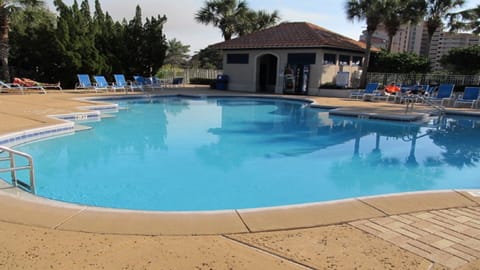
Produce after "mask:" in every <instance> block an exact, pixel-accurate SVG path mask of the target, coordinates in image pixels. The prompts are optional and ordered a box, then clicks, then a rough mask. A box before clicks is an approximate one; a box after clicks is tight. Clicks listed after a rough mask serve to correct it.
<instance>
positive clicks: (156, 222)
mask: <svg viewBox="0 0 480 270" xmlns="http://www.w3.org/2000/svg"><path fill="white" fill-rule="evenodd" d="M163 93H168V94H175V93H183V94H185V93H188V94H201V95H204V94H209V93H214V94H216V95H218V94H228V93H226V92H224V91H223V92H218V91H210V90H206V89H187V90H182V89H175V90H167V91H163ZM89 95H92V94H89ZM80 96H84V95H80V94H52V93H51V92H50V93H49V94H47V95H37V94H32V95H25V96H16V95H15V96H14V95H0V123H2V124H1V125H0V135H3V134H5V133H9V132H13V131H18V130H21V129H26V128H34V127H40V126H45V125H51V124H52V123H57V122H58V121H57V120H54V119H51V118H48V117H46V115H49V114H59V113H68V112H71V111H81V109H78V107H79V106H85V105H87V104H89V102H86V101H80V100H72V98H78V97H80ZM309 98H312V99H314V100H315V101H316V102H317V103H318V104H321V105H327V106H335V107H337V106H339V107H342V108H344V110H345V111H350V112H361V113H365V112H367V113H371V114H390V115H402V114H404V113H405V112H404V106H400V105H392V104H386V103H372V102H362V101H349V100H345V99H341V98H318V97H315V98H314V97H309ZM428 110H429V108H426V107H422V106H418V107H417V108H416V111H415V112H414V113H418V114H422V113H426V112H428ZM0 201H1V204H0V247H2V248H0V269H47V268H49V269H425V270H427V269H428V270H432V269H434V270H439V269H462V270H465V269H480V197H479V196H476V194H475V193H469V192H459V191H449V192H440V193H415V194H403V195H395V196H380V197H372V198H363V199H355V200H350V201H342V202H334V203H325V204H318V205H308V206H301V207H287V208H276V209H264V210H260V211H258V210H253V211H252V210H244V211H240V210H239V211H234V212H232V213H231V215H230V214H228V215H226V216H227V217H228V219H231V220H234V226H233V227H230V228H231V229H229V230H226V229H225V228H226V227H225V225H226V226H227V227H228V226H229V225H228V224H230V223H228V222H225V219H224V216H222V217H221V218H220V219H219V216H218V215H213V219H210V218H211V217H212V216H211V215H210V216H209V214H208V213H207V214H205V213H201V214H191V213H190V214H189V213H187V214H180V215H171V214H167V215H162V214H152V213H138V212H128V211H126V212H122V211H109V210H99V209H90V208H88V207H82V206H80V208H79V207H78V206H70V205H64V204H61V203H53V204H52V203H45V201H43V200H39V199H38V198H32V197H29V195H27V196H25V194H23V193H20V192H18V191H16V190H12V189H11V188H9V187H8V186H5V185H3V187H2V186H1V185H0ZM182 226H183V227H182ZM82 232H83V233H82ZM84 232H88V233H84ZM182 232H183V233H182Z"/></svg>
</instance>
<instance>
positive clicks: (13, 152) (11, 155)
mask: <svg viewBox="0 0 480 270" xmlns="http://www.w3.org/2000/svg"><path fill="white" fill-rule="evenodd" d="M1 152H6V153H8V157H4V158H0V161H10V166H9V168H5V169H2V168H0V173H2V172H10V173H11V176H12V184H13V186H15V187H17V186H19V185H20V186H21V187H22V188H24V189H27V190H29V191H30V192H31V193H33V194H35V193H36V190H35V172H34V166H33V158H32V156H30V155H29V154H27V153H23V152H20V151H17V150H13V149H11V148H9V147H6V146H1V145H0V153H1ZM15 156H21V157H24V158H26V159H27V161H28V165H26V166H19V167H17V166H16V164H15ZM21 170H29V176H30V186H28V185H27V184H25V183H24V182H22V181H20V180H19V179H18V178H17V171H21Z"/></svg>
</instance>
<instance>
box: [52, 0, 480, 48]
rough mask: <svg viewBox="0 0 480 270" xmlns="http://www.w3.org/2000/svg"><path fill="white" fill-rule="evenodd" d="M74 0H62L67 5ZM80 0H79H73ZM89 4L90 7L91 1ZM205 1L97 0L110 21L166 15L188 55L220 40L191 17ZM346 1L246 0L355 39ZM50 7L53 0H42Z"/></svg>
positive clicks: (168, 31) (357, 27) (169, 34)
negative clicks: (138, 9) (138, 13)
mask: <svg viewBox="0 0 480 270" xmlns="http://www.w3.org/2000/svg"><path fill="white" fill-rule="evenodd" d="M73 1H74V0H63V2H64V3H65V4H67V5H71V4H72V3H73ZM77 1H78V2H81V0H77ZM89 1H90V7H91V8H93V7H94V0H89ZM476 1H477V0H467V1H466V5H465V6H464V7H466V8H470V7H474V6H475V3H476ZM204 2H205V0H100V3H101V5H102V9H103V11H104V12H108V13H109V14H110V15H111V16H112V17H113V19H114V20H118V21H121V20H122V19H123V18H126V19H127V21H129V20H130V19H132V18H133V16H134V14H135V7H136V6H137V5H140V7H141V9H142V15H143V17H144V18H145V17H151V16H157V15H161V16H163V15H166V17H167V23H166V24H165V26H164V32H165V35H166V38H167V40H170V39H173V38H175V39H177V40H179V41H181V42H182V44H184V45H190V54H194V53H195V52H197V51H199V50H200V49H203V48H205V47H207V46H208V45H211V44H215V43H218V42H221V41H223V37H222V34H221V32H220V30H219V29H217V28H215V27H213V26H211V25H209V26H207V25H204V24H199V23H197V22H196V21H195V20H194V17H195V13H196V12H197V11H198V10H199V9H200V8H201V7H202V6H203V5H204ZM345 2H346V0H293V1H292V0H288V1H287V0H247V3H248V5H249V6H250V8H252V9H254V10H266V11H269V12H272V11H273V10H277V11H278V12H279V14H280V17H281V22H287V21H288V22H310V23H313V24H316V25H318V26H321V27H323V28H326V29H329V30H331V31H334V32H337V33H339V34H341V35H344V36H347V37H350V38H352V39H355V40H358V38H359V37H360V34H361V32H362V30H364V29H365V22H363V21H361V22H358V21H354V22H352V21H349V20H347V18H346V15H345V9H344V4H345ZM46 3H47V4H48V6H49V8H50V9H51V10H54V9H55V8H54V5H53V0H48V1H46Z"/></svg>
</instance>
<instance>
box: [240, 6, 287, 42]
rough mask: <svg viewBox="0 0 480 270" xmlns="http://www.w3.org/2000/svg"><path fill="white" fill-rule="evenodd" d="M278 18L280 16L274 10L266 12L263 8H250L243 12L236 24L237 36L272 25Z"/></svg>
mask: <svg viewBox="0 0 480 270" xmlns="http://www.w3.org/2000/svg"><path fill="white" fill-rule="evenodd" d="M279 20H280V16H279V14H278V11H276V10H275V11H273V12H272V13H268V12H267V11H264V10H259V11H253V10H250V11H248V12H247V13H246V14H245V17H244V18H243V20H242V21H241V22H240V23H239V25H238V26H237V31H236V32H237V33H238V35H239V36H243V35H246V34H250V33H253V32H257V31H260V30H263V29H266V28H268V27H271V26H274V25H276V24H277V23H278V21H279Z"/></svg>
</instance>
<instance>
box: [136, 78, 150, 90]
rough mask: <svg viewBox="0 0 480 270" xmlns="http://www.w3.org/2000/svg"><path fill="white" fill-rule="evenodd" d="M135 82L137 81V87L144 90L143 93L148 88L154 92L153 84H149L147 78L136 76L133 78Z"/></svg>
mask: <svg viewBox="0 0 480 270" xmlns="http://www.w3.org/2000/svg"><path fill="white" fill-rule="evenodd" d="M133 80H134V81H135V84H136V85H138V86H140V87H141V88H142V91H144V90H145V89H148V88H149V89H150V90H153V87H152V86H151V84H148V83H147V81H146V80H145V77H143V76H138V75H135V76H133Z"/></svg>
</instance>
